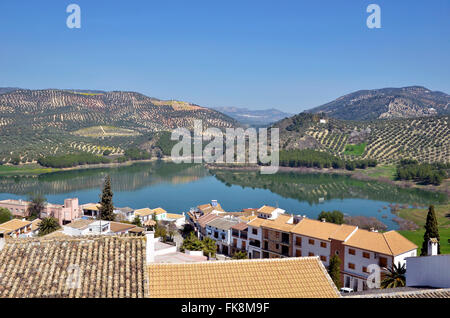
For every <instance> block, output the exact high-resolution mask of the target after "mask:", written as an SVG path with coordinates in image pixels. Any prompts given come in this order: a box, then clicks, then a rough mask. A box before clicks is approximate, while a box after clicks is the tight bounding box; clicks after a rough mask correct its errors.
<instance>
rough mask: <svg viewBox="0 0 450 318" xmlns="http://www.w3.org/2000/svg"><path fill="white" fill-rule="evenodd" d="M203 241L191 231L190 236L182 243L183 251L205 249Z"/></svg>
mask: <svg viewBox="0 0 450 318" xmlns="http://www.w3.org/2000/svg"><path fill="white" fill-rule="evenodd" d="M203 247H204V245H203V243H202V241H200V240H199V239H198V237H197V236H196V235H195V234H194V232H191V233H190V234H189V236H188V237H186V238H185V239H184V241H183V245H181V251H182V252H183V251H185V250H187V251H203Z"/></svg>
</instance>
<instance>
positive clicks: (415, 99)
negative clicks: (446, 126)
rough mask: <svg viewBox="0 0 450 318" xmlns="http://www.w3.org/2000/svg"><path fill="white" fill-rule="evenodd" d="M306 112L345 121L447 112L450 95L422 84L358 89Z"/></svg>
mask: <svg viewBox="0 0 450 318" xmlns="http://www.w3.org/2000/svg"><path fill="white" fill-rule="evenodd" d="M307 112H309V113H321V112H323V113H325V114H326V115H327V116H329V117H333V118H337V119H345V120H372V119H380V118H412V117H424V116H436V115H448V114H450V95H447V94H445V93H442V92H437V91H431V90H429V89H427V88H425V87H421V86H409V87H402V88H383V89H373V90H360V91H357V92H354V93H350V94H347V95H344V96H341V97H339V98H338V99H336V100H334V101H332V102H329V103H327V104H324V105H322V106H318V107H315V108H312V109H310V110H308V111H307Z"/></svg>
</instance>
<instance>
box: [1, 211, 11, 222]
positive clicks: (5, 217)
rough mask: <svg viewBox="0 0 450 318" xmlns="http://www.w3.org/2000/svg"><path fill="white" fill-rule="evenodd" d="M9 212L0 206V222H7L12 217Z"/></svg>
mask: <svg viewBox="0 0 450 318" xmlns="http://www.w3.org/2000/svg"><path fill="white" fill-rule="evenodd" d="M12 217H13V216H12V214H11V212H10V211H9V210H8V209H6V208H0V224H2V223H5V222H8V221H9V220H11V219H12Z"/></svg>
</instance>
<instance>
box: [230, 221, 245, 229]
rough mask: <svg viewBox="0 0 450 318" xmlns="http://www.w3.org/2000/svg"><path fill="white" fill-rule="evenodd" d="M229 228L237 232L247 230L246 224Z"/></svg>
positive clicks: (242, 223)
mask: <svg viewBox="0 0 450 318" xmlns="http://www.w3.org/2000/svg"><path fill="white" fill-rule="evenodd" d="M231 228H232V229H235V230H238V231H245V230H246V229H247V228H248V225H247V223H244V222H240V223H238V224H236V225H233V226H232V227H231Z"/></svg>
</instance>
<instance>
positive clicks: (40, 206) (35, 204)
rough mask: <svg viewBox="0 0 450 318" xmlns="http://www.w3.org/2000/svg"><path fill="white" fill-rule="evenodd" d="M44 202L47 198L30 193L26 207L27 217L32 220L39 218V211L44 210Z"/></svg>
mask: <svg viewBox="0 0 450 318" xmlns="http://www.w3.org/2000/svg"><path fill="white" fill-rule="evenodd" d="M46 202H47V199H46V198H45V197H43V196H42V195H40V194H37V195H32V196H31V197H30V203H29V204H28V207H27V214H28V219H30V220H34V219H37V218H41V213H42V212H44V209H45V204H46Z"/></svg>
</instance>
